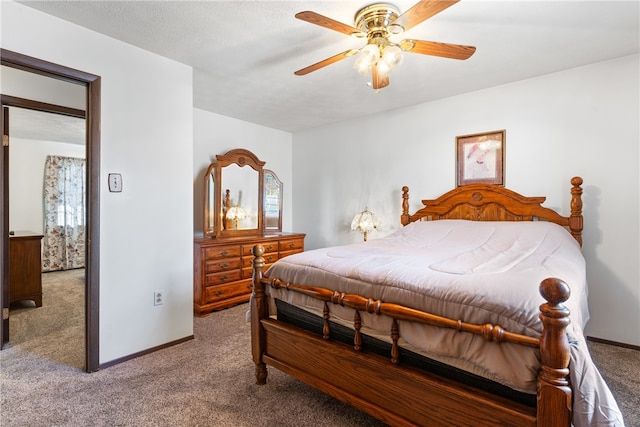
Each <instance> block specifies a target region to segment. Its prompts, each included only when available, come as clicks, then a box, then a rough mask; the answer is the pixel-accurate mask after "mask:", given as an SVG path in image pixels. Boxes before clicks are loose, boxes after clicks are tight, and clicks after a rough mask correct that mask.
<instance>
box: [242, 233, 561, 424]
mask: <svg viewBox="0 0 640 427" xmlns="http://www.w3.org/2000/svg"><path fill="white" fill-rule="evenodd" d="M263 254H264V248H263V247H262V246H261V245H257V246H255V247H254V248H253V255H254V260H253V269H254V271H253V293H252V296H251V329H252V343H251V344H252V356H253V361H254V363H255V365H256V383H257V384H265V383H266V380H267V368H266V364H265V363H264V361H263V355H264V353H265V348H266V347H265V337H266V335H265V329H264V326H263V324H262V321H263V320H265V319H267V318H268V303H267V297H266V294H265V287H267V286H271V287H273V288H284V289H287V290H288V291H291V292H298V293H302V294H304V295H307V296H309V297H312V298H316V299H318V300H321V301H324V307H325V308H324V315H323V318H324V326H323V337H324V338H325V339H326V340H328V339H329V337H330V324H329V319H330V309H329V304H330V303H331V304H339V305H341V306H346V307H350V308H353V309H355V316H354V329H355V335H354V343H353V347H354V351H356V352H357V351H360V349H361V342H362V338H361V333H360V311H366V312H368V313H375V314H377V315H385V316H389V317H391V318H392V319H393V323H392V329H391V331H390V337H391V341H392V350H391V355H390V360H391V362H392V364H394V365H397V364H399V363H400V359H399V354H400V352H399V347H398V339H399V337H400V336H399V328H398V325H397V321H398V320H406V321H414V322H420V323H425V324H429V325H433V326H438V327H444V328H451V329H455V330H458V331H460V332H467V333H473V334H477V335H481V336H482V337H484V339H486V340H488V341H494V342H496V343H501V342H509V343H515V344H520V345H525V346H529V347H537V348H539V350H540V360H541V366H540V371H539V375H538V393H537V425H539V426H568V425H570V421H571V399H572V397H571V393H572V392H571V388H570V387H569V382H568V380H567V376H568V374H569V369H568V367H569V342H568V339H567V336H566V328H567V326H568V325H569V323H570V320H569V310H568V309H567V308H566V306H565V305H564V302H565V301H567V300H568V298H569V296H570V289H569V286H568V285H567V284H566V283H565V282H564V281H562V280H560V279H557V278H548V279H545V280H543V281H542V282H541V284H540V288H539V289H540V294H541V295H542V297H543V298H544V299H545V300H546V302H545V303H544V304H542V305H541V306H540V320H541V321H542V324H543V332H542V334H541V336H540V337H539V338H534V337H529V336H525V335H520V334H516V333H511V332H508V331H506V330H504V328H502V327H501V326H499V325H492V324H473V323H467V322H464V321H462V320H459V319H449V318H446V317H442V316H438V315H435V314H431V313H426V312H422V311H419V310H415V309H411V308H408V307H405V306H401V305H398V304H392V303H385V302H383V301H380V300H373V299H371V298H367V297H364V296H361V295H354V294H346V293H341V292H335V291H332V290H329V289H325V288H320V287H312V286H305V285H301V284H294V283H288V282H283V281H282V280H279V279H277V278H264V277H263V268H264V265H265V261H264V258H263Z"/></svg>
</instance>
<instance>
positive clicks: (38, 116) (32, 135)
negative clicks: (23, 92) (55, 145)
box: [9, 107, 86, 145]
mask: <svg viewBox="0 0 640 427" xmlns="http://www.w3.org/2000/svg"><path fill="white" fill-rule="evenodd" d="M9 111H10V113H9V117H10V119H9V135H10V136H11V138H20V139H32V140H36V141H54V142H65V143H68V144H79V145H83V144H84V143H85V141H86V137H85V120H84V119H80V118H77V117H70V116H63V115H61V114H53V113H44V112H41V111H35V110H28V109H25V108H18V107H9Z"/></svg>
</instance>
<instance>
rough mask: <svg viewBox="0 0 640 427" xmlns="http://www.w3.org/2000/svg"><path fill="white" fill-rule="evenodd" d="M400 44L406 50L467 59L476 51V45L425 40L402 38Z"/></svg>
mask: <svg viewBox="0 0 640 427" xmlns="http://www.w3.org/2000/svg"><path fill="white" fill-rule="evenodd" d="M399 45H400V48H401V49H402V50H404V51H406V52H411V53H420V54H422V55H432V56H441V57H443V58H451V59H467V58H469V57H470V56H471V55H473V54H474V52H475V51H476V48H475V47H474V46H465V45H461V44H449V43H439V42H427V41H424V40H402V41H401V42H400V43H399Z"/></svg>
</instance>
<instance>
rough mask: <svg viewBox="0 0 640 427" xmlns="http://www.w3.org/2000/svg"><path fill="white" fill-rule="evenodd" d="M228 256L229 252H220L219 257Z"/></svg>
mask: <svg viewBox="0 0 640 427" xmlns="http://www.w3.org/2000/svg"><path fill="white" fill-rule="evenodd" d="M228 254H229V252H227V251H220V255H222V256H227V255H228Z"/></svg>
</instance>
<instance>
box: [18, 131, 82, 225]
mask: <svg viewBox="0 0 640 427" xmlns="http://www.w3.org/2000/svg"><path fill="white" fill-rule="evenodd" d="M49 155H58V156H67V157H78V158H82V159H84V158H85V146H84V145H78V144H66V143H64V142H55V141H37V140H33V139H20V138H15V137H14V138H11V147H10V149H9V165H10V167H9V185H10V188H9V230H14V231H18V230H20V231H32V232H34V233H38V234H42V233H43V232H44V214H43V212H44V207H43V186H44V164H45V161H46V159H47V156H49Z"/></svg>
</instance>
